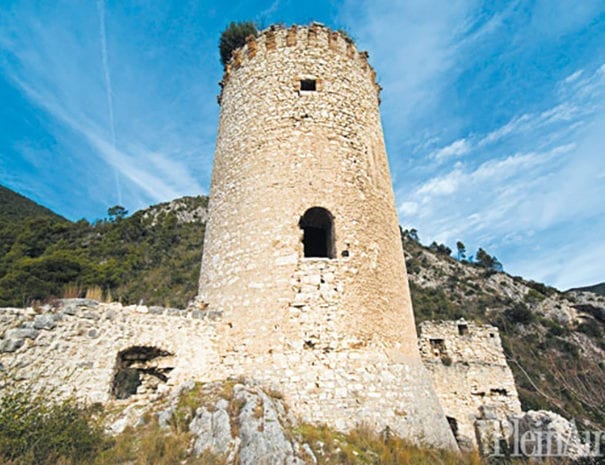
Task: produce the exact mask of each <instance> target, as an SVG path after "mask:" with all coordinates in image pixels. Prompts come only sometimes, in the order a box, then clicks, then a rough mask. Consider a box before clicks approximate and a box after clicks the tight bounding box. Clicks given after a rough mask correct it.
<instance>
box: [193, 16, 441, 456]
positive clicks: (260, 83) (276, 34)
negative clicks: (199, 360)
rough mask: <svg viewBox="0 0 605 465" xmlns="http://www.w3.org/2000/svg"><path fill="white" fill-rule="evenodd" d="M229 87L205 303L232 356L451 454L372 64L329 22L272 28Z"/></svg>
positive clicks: (297, 400) (239, 61) (285, 385)
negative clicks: (415, 300)
mask: <svg viewBox="0 0 605 465" xmlns="http://www.w3.org/2000/svg"><path fill="white" fill-rule="evenodd" d="M221 86H222V92H221V95H220V97H219V102H220V104H221V116H220V123H219V130H218V137H217V145H216V153H215V161H214V171H213V175H212V187H211V193H210V204H209V219H208V223H207V227H206V237H205V243H204V254H203V259H202V268H201V276H200V293H199V297H198V301H199V302H201V304H202V305H203V306H204V307H207V308H208V309H209V310H214V311H217V312H222V318H221V322H222V324H221V326H220V332H219V341H218V344H219V345H220V347H221V350H222V351H223V352H224V354H225V355H224V360H226V361H227V360H229V363H230V364H231V365H229V366H230V367H232V370H233V371H236V372H240V373H242V374H251V375H254V376H255V377H256V378H258V379H261V380H265V381H267V382H270V383H272V384H274V385H276V387H278V388H280V389H281V390H283V391H284V394H285V395H286V397H287V398H288V400H289V401H290V403H291V404H292V408H293V409H294V410H295V411H297V412H298V413H300V414H301V415H302V416H303V417H305V418H306V419H308V420H313V421H318V420H319V421H325V422H327V423H330V424H333V425H334V426H336V427H338V428H341V429H349V428H351V427H352V426H354V424H355V422H357V421H364V422H366V423H370V424H372V425H374V426H375V427H376V428H382V427H386V426H389V427H390V428H391V429H394V430H396V431H398V432H399V433H400V434H402V435H405V436H408V437H411V438H412V439H419V438H420V437H422V438H423V439H424V440H426V441H429V442H432V443H435V444H437V443H438V444H445V445H451V444H452V441H453V439H452V435H451V433H450V431H449V429H448V427H447V423H446V420H445V417H444V416H443V413H442V411H441V408H440V406H439V404H438V401H437V399H436V397H435V394H434V392H433V389H432V387H431V385H430V383H429V381H428V376H427V375H426V373H425V371H424V368H423V367H422V365H421V363H420V359H419V352H418V346H417V337H416V329H415V325H414V316H413V313H412V305H411V301H410V293H409V288H408V281H407V275H406V269H405V262H404V255H403V250H402V245H401V238H400V233H399V223H398V218H397V212H396V207H395V200H394V195H393V189H392V186H391V180H390V175H389V169H388V164H387V158H386V152H385V147H384V140H383V134H382V127H381V122H380V115H379V109H378V107H379V90H380V88H379V86H378V84H377V83H376V80H375V72H374V71H373V69H372V68H371V67H370V65H369V64H368V61H367V54H366V53H360V52H359V51H357V49H356V48H355V46H354V44H353V42H352V41H351V40H350V39H349V38H348V37H346V36H345V35H343V34H342V33H339V32H332V31H330V30H328V29H327V28H325V27H323V26H321V25H319V24H312V25H311V26H309V27H296V26H293V27H291V28H289V29H285V28H281V27H271V28H269V29H266V30H265V31H263V32H262V33H261V34H260V35H259V37H257V38H255V39H253V38H249V40H248V42H247V44H246V45H245V46H244V47H243V48H241V49H239V50H237V51H236V52H234V54H233V59H232V60H231V62H230V64H229V65H228V66H227V69H226V73H225V77H224V79H223V81H222V83H221ZM280 370H281V371H280ZM280 373H281V374H280ZM322 393H323V395H322ZM347 418H349V420H347Z"/></svg>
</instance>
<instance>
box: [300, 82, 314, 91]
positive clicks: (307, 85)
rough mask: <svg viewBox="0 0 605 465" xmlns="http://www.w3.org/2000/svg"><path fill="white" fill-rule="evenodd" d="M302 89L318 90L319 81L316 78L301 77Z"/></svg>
mask: <svg viewBox="0 0 605 465" xmlns="http://www.w3.org/2000/svg"><path fill="white" fill-rule="evenodd" d="M300 90H304V91H311V92H313V91H316V90H317V81H316V80H315V79H301V80H300Z"/></svg>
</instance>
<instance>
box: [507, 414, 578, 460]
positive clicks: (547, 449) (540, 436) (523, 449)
mask: <svg viewBox="0 0 605 465" xmlns="http://www.w3.org/2000/svg"><path fill="white" fill-rule="evenodd" d="M511 422H512V423H513V432H514V433H515V434H514V437H513V439H514V443H513V444H512V449H513V451H515V452H517V453H519V452H520V453H521V454H522V455H525V456H528V457H567V458H569V459H573V460H575V459H578V458H580V457H584V456H587V455H589V453H590V447H589V446H588V445H585V444H582V442H581V441H580V437H579V435H578V430H577V428H576V426H575V424H573V423H572V422H570V421H568V420H566V419H565V418H563V417H562V416H561V415H558V414H556V413H554V412H550V411H548V410H538V411H535V410H530V411H529V412H525V413H523V414H522V415H519V416H516V417H513V418H512V419H511Z"/></svg>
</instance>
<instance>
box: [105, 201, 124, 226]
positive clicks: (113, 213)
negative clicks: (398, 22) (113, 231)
mask: <svg viewBox="0 0 605 465" xmlns="http://www.w3.org/2000/svg"><path fill="white" fill-rule="evenodd" d="M126 215H128V210H126V209H125V208H124V207H123V206H122V205H115V206H113V207H110V208H109V209H108V210H107V216H108V217H109V221H111V222H112V223H113V222H115V221H120V220H121V219H123V218H125V217H126Z"/></svg>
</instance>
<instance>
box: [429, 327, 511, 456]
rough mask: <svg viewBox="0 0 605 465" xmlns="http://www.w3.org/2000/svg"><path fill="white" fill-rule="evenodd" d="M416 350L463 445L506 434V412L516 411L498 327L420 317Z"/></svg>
mask: <svg viewBox="0 0 605 465" xmlns="http://www.w3.org/2000/svg"><path fill="white" fill-rule="evenodd" d="M419 344H420V353H421V356H422V360H423V362H424V364H425V366H426V367H427V369H428V371H429V373H430V375H431V380H432V384H433V386H434V388H435V391H436V392H437V396H438V397H439V400H440V401H441V405H442V406H443V409H444V411H445V414H446V415H447V416H448V418H449V419H450V422H452V423H455V424H456V427H457V430H458V434H457V439H458V441H459V442H460V443H461V445H462V446H463V447H468V448H477V443H478V440H479V442H484V443H486V444H487V443H490V442H493V441H491V440H489V439H487V440H486V438H485V437H482V435H485V434H487V433H489V435H492V436H493V435H495V436H496V437H500V438H503V439H506V438H507V437H508V431H506V429H507V428H508V427H509V424H508V421H507V419H508V417H509V416H511V415H516V414H520V413H521V404H520V402H519V396H518V393H517V389H516V387H515V380H514V378H513V374H512V372H511V370H510V367H509V366H508V364H507V363H506V357H505V355H504V351H503V349H502V343H501V340H500V334H499V332H498V328H496V327H494V326H491V325H476V324H474V323H470V322H466V321H464V320H459V321H442V322H423V323H422V324H421V325H420V337H419Z"/></svg>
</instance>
